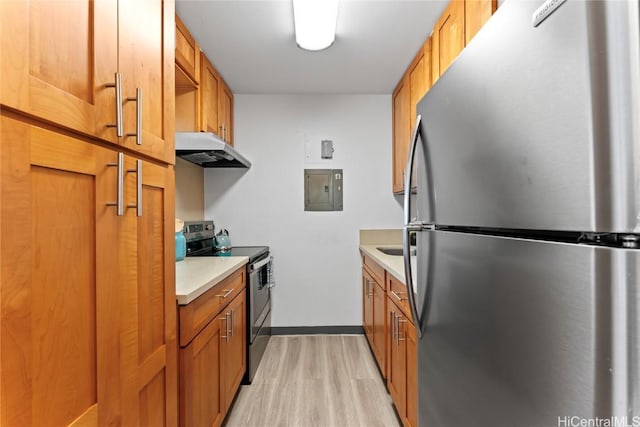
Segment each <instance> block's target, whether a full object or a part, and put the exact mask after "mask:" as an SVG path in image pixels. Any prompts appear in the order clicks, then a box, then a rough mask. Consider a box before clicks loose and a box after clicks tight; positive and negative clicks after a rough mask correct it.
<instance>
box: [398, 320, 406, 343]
mask: <svg viewBox="0 0 640 427" xmlns="http://www.w3.org/2000/svg"><path fill="white" fill-rule="evenodd" d="M400 323H407V321H406V320H405V319H401V318H400V316H398V345H400V341H406V340H407V338H406V336H405V338H400Z"/></svg>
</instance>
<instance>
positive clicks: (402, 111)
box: [393, 77, 411, 193]
mask: <svg viewBox="0 0 640 427" xmlns="http://www.w3.org/2000/svg"><path fill="white" fill-rule="evenodd" d="M410 134H411V88H410V83H409V80H408V79H407V78H406V77H405V78H404V79H403V80H401V81H400V83H399V84H398V86H397V87H396V89H395V90H394V92H393V192H394V193H399V192H402V191H404V175H405V168H406V163H407V154H408V152H409V143H410V141H409V139H410V138H411V136H410Z"/></svg>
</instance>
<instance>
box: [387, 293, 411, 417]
mask: <svg viewBox="0 0 640 427" xmlns="http://www.w3.org/2000/svg"><path fill="white" fill-rule="evenodd" d="M387 318H388V319H387V320H388V321H389V322H390V326H389V328H388V329H389V333H388V335H387V337H388V339H389V355H388V357H389V365H388V366H389V371H388V372H387V388H388V389H389V394H390V395H391V398H392V399H393V403H394V404H395V406H396V410H397V411H398V414H400V417H401V418H403V419H404V418H405V414H406V371H407V368H406V366H407V365H406V340H405V337H404V336H403V334H402V329H403V324H404V323H403V320H405V319H404V316H403V315H402V312H401V311H400V310H399V309H398V308H396V306H395V304H393V303H392V302H391V301H389V302H388V304H387Z"/></svg>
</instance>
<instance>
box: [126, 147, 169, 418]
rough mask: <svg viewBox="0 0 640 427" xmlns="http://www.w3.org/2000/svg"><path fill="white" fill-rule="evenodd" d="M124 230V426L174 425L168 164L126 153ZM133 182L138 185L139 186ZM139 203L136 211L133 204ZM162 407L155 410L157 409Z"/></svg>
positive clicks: (135, 205) (135, 206)
mask: <svg viewBox="0 0 640 427" xmlns="http://www.w3.org/2000/svg"><path fill="white" fill-rule="evenodd" d="M125 160H126V162H125V165H126V167H125V170H126V171H127V174H126V177H125V205H126V206H129V208H128V209H127V211H126V212H125V221H126V230H125V232H124V234H123V235H122V236H121V237H120V239H119V242H120V245H121V246H122V251H123V252H124V253H126V254H127V256H126V268H125V269H124V271H125V274H126V282H125V283H126V284H127V285H126V289H124V291H123V294H122V295H121V301H122V307H121V310H122V312H121V316H122V319H123V327H122V331H121V334H122V335H121V343H122V344H121V348H122V355H123V356H122V357H123V364H122V369H123V378H125V379H131V380H132V382H131V383H127V384H126V386H125V387H124V389H125V390H126V393H127V395H126V396H123V408H124V409H125V410H124V411H123V412H124V414H126V416H127V418H124V417H123V421H124V422H125V424H127V423H131V424H132V425H133V424H135V425H175V424H176V423H177V419H178V414H177V411H178V408H177V396H176V390H177V339H176V329H177V323H176V302H175V285H174V283H175V258H174V257H175V255H174V254H175V251H174V229H173V226H172V224H173V222H174V221H173V216H174V213H173V212H174V211H173V200H174V199H175V196H174V189H173V185H174V184H173V183H174V174H173V169H172V168H171V167H169V166H164V167H162V166H158V165H156V164H152V163H150V162H144V161H141V162H140V164H139V165H138V163H137V160H136V159H134V158H132V157H129V156H127V157H126V159H125ZM138 183H139V184H140V185H139V186H138ZM138 203H140V205H141V208H142V209H141V211H138V208H137V204H138ZM161 408H162V409H164V410H160V409H161Z"/></svg>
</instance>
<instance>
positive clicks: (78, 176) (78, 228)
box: [0, 111, 123, 426]
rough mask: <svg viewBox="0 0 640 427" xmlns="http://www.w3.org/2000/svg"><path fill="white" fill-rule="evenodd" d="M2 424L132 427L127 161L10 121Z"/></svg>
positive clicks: (2, 260)
mask: <svg viewBox="0 0 640 427" xmlns="http://www.w3.org/2000/svg"><path fill="white" fill-rule="evenodd" d="M0 129H1V134H0V136H1V138H0V139H1V140H2V145H1V147H0V150H1V155H0V158H1V159H2V165H1V167H0V170H1V171H2V175H1V179H0V194H1V198H2V209H1V211H0V213H1V215H0V227H1V229H0V232H1V234H2V242H1V256H0V266H1V280H0V283H1V287H0V302H1V312H2V323H1V324H0V333H1V337H0V339H1V340H2V345H3V347H2V359H1V361H0V363H1V366H0V370H1V371H2V378H1V382H2V407H1V408H0V412H1V419H0V424H1V425H7V426H18V425H68V424H70V423H72V422H74V421H75V422H78V423H79V424H87V425H116V424H118V423H119V422H120V419H121V411H122V409H121V407H120V402H119V396H120V387H121V386H122V384H121V382H120V363H121V360H120V359H119V354H120V353H119V351H117V349H118V346H119V343H120V334H119V330H120V322H121V319H120V311H119V308H118V307H119V304H120V300H119V286H120V283H121V281H120V280H119V262H120V259H119V251H118V250H117V249H116V248H117V246H118V240H117V236H118V235H119V234H120V233H121V231H123V230H122V227H121V226H122V221H121V219H120V218H121V217H118V216H116V211H115V207H111V206H107V203H109V202H112V201H115V200H116V183H117V179H116V177H117V175H116V168H115V167H109V166H107V164H108V163H112V162H115V161H116V159H117V153H116V152H112V151H111V150H108V149H105V148H101V147H98V146H95V145H92V144H89V143H87V142H85V141H82V140H79V139H75V138H71V137H69V136H66V135H62V134H59V133H55V132H52V131H50V130H45V129H43V128H40V127H36V126H32V125H29V124H28V123H25V122H23V121H19V120H18V119H17V118H16V117H14V116H12V115H10V114H8V113H7V112H6V111H5V112H3V115H2V117H1V126H0Z"/></svg>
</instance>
